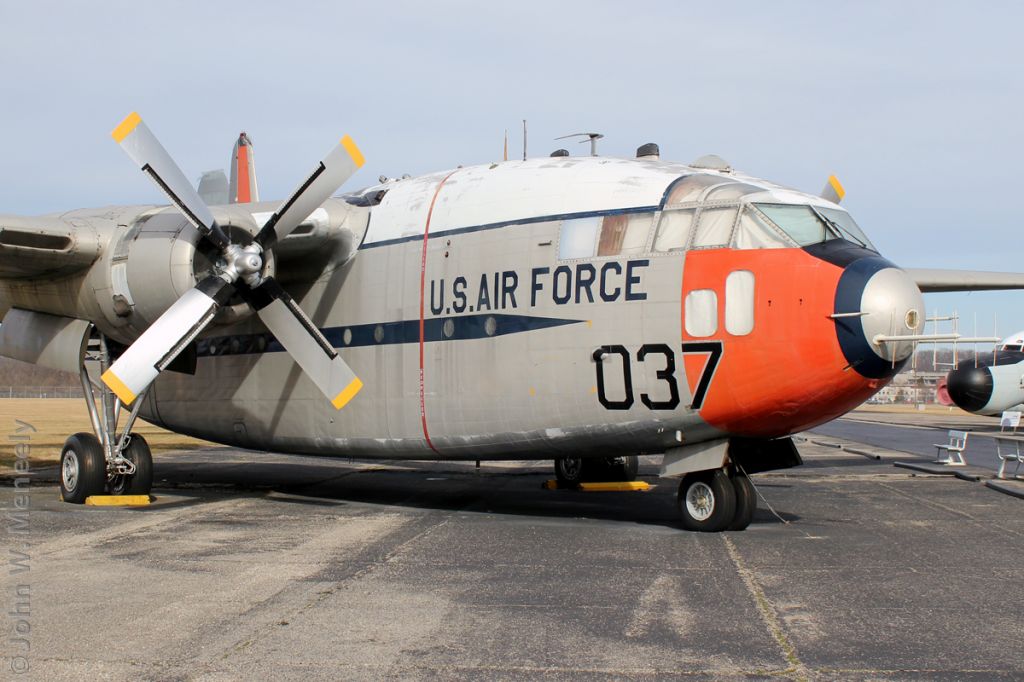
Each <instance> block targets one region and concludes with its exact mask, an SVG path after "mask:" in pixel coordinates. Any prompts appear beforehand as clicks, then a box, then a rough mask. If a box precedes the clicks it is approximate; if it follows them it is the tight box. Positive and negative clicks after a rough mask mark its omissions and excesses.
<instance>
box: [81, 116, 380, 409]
mask: <svg viewBox="0 0 1024 682" xmlns="http://www.w3.org/2000/svg"><path fill="white" fill-rule="evenodd" d="M111 135H112V136H113V138H114V140H115V141H117V143H118V144H119V145H121V148H122V149H124V150H125V152H127V154H128V156H130V157H131V158H132V160H133V161H134V162H135V163H136V164H137V165H138V166H139V168H141V169H142V171H143V172H144V173H146V174H147V175H149V177H150V178H151V179H152V180H153V182H155V183H156V184H157V185H158V186H159V187H160V189H161V190H163V192H164V193H165V194H166V195H167V197H168V198H169V199H170V200H171V203H173V204H174V205H175V206H176V207H177V208H178V209H179V210H180V211H181V212H182V214H183V215H184V216H185V218H186V219H187V220H188V221H189V222H190V223H192V224H193V225H194V226H195V227H196V229H197V230H198V231H199V233H200V234H201V235H202V237H203V238H204V239H206V240H207V241H208V242H210V243H211V244H212V245H213V246H215V247H216V248H217V249H218V250H220V252H221V261H220V262H219V263H218V266H217V272H216V274H214V275H211V276H209V277H206V278H205V279H203V280H202V281H201V282H199V284H197V285H196V287H195V288H194V289H191V290H190V291H187V292H185V294H184V295H183V296H182V297H181V298H179V299H178V300H177V301H175V302H174V304H173V305H171V307H170V308H168V309H167V310H166V311H165V312H164V314H163V315H161V316H160V317H159V318H158V319H157V320H156V321H155V322H154V323H153V324H152V325H150V326H149V328H148V329H146V331H145V332H143V334H142V336H140V337H139V338H138V339H136V340H135V343H133V344H132V345H131V346H129V347H128V349H127V350H126V351H125V352H124V353H123V354H122V355H121V357H119V358H118V359H117V360H116V361H115V362H114V363H113V364H112V365H111V366H110V368H109V369H107V371H106V372H104V373H103V376H102V377H101V378H102V380H103V382H104V383H105V384H106V385H107V386H108V387H109V388H110V390H112V391H113V392H114V393H115V394H116V395H117V397H118V398H120V400H121V402H122V403H124V404H125V405H128V404H131V403H132V402H134V401H135V399H136V398H137V397H138V396H139V395H140V394H141V393H142V392H143V391H145V390H146V388H147V387H148V386H149V385H150V384H151V383H152V382H153V381H154V380H155V379H156V377H157V376H158V375H159V374H160V372H162V371H163V370H164V369H165V368H166V367H167V365H169V364H170V363H171V362H172V361H173V360H174V358H176V357H177V356H178V354H179V353H181V351H183V350H184V349H185V348H186V347H187V346H188V344H189V343H191V342H192V341H193V340H194V339H195V338H196V337H197V336H198V335H199V334H200V333H201V332H202V331H203V330H204V329H205V328H206V327H207V326H208V325H209V324H210V322H211V321H213V318H214V316H215V315H216V313H217V310H218V309H219V308H220V307H221V306H223V305H224V304H226V303H227V301H228V300H229V299H230V298H231V296H232V295H233V294H234V293H235V292H236V291H237V292H238V293H239V294H241V296H242V297H243V298H244V299H245V300H246V301H247V302H248V303H249V304H250V305H252V307H253V308H254V309H255V310H256V314H257V315H258V316H259V318H260V320H261V321H262V322H263V324H264V325H266V327H267V329H268V330H269V331H270V333H271V334H273V335H274V337H275V338H276V339H277V340H278V341H279V342H280V343H281V345H282V346H284V349H285V350H286V351H287V352H288V353H289V354H290V355H291V356H292V358H293V359H294V360H295V362H296V363H297V364H298V365H299V367H301V368H302V370H303V371H304V372H305V373H306V375H307V376H308V377H309V378H310V379H311V380H312V381H313V383H314V384H316V386H317V388H319V389H320V390H321V391H322V392H323V393H324V395H326V396H327V398H328V400H330V401H331V404H332V405H334V407H335V409H339V410H340V409H341V408H343V407H344V406H345V405H346V404H348V402H349V401H350V400H352V398H353V397H355V395H356V394H357V393H358V392H359V390H360V389H361V388H362V387H363V382H362V381H360V380H359V377H358V376H356V373H355V372H354V371H352V368H350V367H349V366H348V365H347V364H346V363H345V361H344V360H343V359H342V358H341V356H340V355H338V353H337V351H335V350H334V348H333V347H332V346H331V344H330V343H329V342H328V341H327V339H326V338H324V335H323V334H321V333H320V330H319V329H317V327H316V325H315V324H313V321H312V320H310V319H309V317H308V316H307V315H306V313H305V312H303V310H302V308H300V307H299V305H298V304H297V303H296V302H295V300H294V299H293V298H292V297H291V296H289V295H288V292H286V291H285V290H284V289H283V288H282V287H281V285H280V284H279V283H278V282H277V281H276V280H275V279H274V278H273V277H263V276H262V274H261V271H262V269H263V252H264V251H266V250H268V249H271V248H273V246H274V245H275V244H276V243H277V242H279V241H280V240H282V239H284V238H285V237H287V236H288V235H289V234H291V233H292V232H293V231H294V230H295V228H297V227H298V226H299V225H300V224H302V221H303V220H305V219H306V218H307V217H308V216H309V214H310V213H312V212H313V211H314V210H316V209H317V208H318V207H319V206H320V205H321V204H323V203H324V201H326V200H327V199H328V198H329V197H330V196H331V195H332V194H333V193H334V192H335V191H336V190H337V189H338V188H339V187H340V186H341V185H342V184H343V183H344V182H345V181H346V180H348V179H349V178H350V177H351V176H352V175H353V174H354V173H355V172H356V171H357V170H358V169H359V167H360V166H362V165H363V163H364V159H363V155H362V153H361V152H360V151H359V148H358V147H356V144H355V142H353V141H352V138H350V137H348V136H347V135H346V136H345V137H343V138H342V139H341V142H339V143H338V145H337V146H336V147H335V148H334V149H332V150H331V152H330V153H329V154H328V155H327V156H326V157H324V159H323V160H322V161H321V162H320V163H319V164H318V165H317V167H316V168H315V169H314V170H313V172H312V173H311V174H310V176H309V177H308V178H307V179H306V180H305V181H304V182H303V183H302V184H301V185H299V187H298V189H296V190H295V192H293V193H292V195H291V197H289V198H288V199H287V200H286V201H285V202H284V203H282V204H281V206H280V207H279V208H278V209H277V210H276V211H274V213H273V214H272V215H271V217H270V219H269V220H267V222H266V223H265V224H264V225H263V227H262V229H261V230H260V232H259V234H257V235H256V238H255V239H254V240H253V242H252V243H251V244H247V245H245V246H242V245H240V244H237V243H234V242H232V241H231V240H230V238H229V237H228V236H227V234H226V233H225V232H224V230H223V228H221V227H220V225H218V224H217V221H216V220H215V219H214V217H213V214H212V213H211V212H210V209H209V207H207V205H206V204H205V203H204V202H203V200H202V199H201V198H200V196H199V193H198V192H197V191H196V190H195V189H193V187H192V185H191V183H189V181H188V179H187V178H186V177H185V174H184V173H182V172H181V169H180V168H178V166H177V164H176V163H175V162H174V160H173V159H172V158H171V156H170V155H169V154H168V153H167V151H166V150H165V149H164V148H163V145H161V144H160V142H159V141H158V140H157V139H156V136H154V135H153V133H152V132H151V131H150V130H149V128H148V127H147V126H146V124H145V123H143V122H142V119H141V118H140V117H139V115H138V114H137V113H132V114H130V115H129V116H128V117H127V118H125V119H124V121H122V122H121V124H120V125H118V126H117V128H115V129H114V131H113V133H112V134H111Z"/></svg>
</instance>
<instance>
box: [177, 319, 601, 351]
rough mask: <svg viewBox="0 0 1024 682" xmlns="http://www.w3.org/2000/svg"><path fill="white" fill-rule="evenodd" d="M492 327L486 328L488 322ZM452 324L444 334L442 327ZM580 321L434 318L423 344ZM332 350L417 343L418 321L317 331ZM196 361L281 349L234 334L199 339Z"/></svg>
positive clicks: (259, 337)
mask: <svg viewBox="0 0 1024 682" xmlns="http://www.w3.org/2000/svg"><path fill="white" fill-rule="evenodd" d="M490 320H493V323H490V324H489V321H490ZM448 322H451V324H450V325H449V328H448V331H449V334H445V324H446V323H448ZM580 322H583V320H569V319H562V318H557V317H533V316H530V315H503V314H494V315H491V314H489V313H477V314H474V315H461V316H458V317H435V318H432V319H429V320H425V321H424V324H423V337H424V341H426V342H433V341H465V340H469V339H484V338H491V337H494V336H505V335H507V334H519V333H521V332H529V331H535V330H538V329H547V328H549V327H561V326H563V325H567V324H579V323H580ZM320 331H321V332H322V333H323V335H324V337H326V338H327V341H328V342H329V343H330V344H331V346H333V347H334V348H354V347H359V346H387V345H393V344H402V343H419V341H420V322H419V320H400V321H398V322H381V323H375V324H354V325H351V326H348V327H327V328H325V329H321V330H320ZM346 331H348V332H351V336H350V337H349V343H345V336H346V334H345V332H346ZM196 346H197V347H196V352H197V355H198V356H199V357H210V356H215V355H246V354H249V353H280V352H282V351H283V350H284V347H283V346H282V345H281V344H280V343H278V341H277V339H275V338H274V337H273V336H272V335H271V334H234V335H232V336H217V337H212V338H208V339H200V340H199V341H198V342H197V344H196Z"/></svg>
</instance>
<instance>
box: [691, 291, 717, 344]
mask: <svg viewBox="0 0 1024 682" xmlns="http://www.w3.org/2000/svg"><path fill="white" fill-rule="evenodd" d="M683 315H684V316H685V318H686V319H685V323H686V333H687V334H689V335H690V336H693V337H697V338H702V337H706V336H711V335H712V334H714V333H715V332H716V331H718V294H716V293H715V290H714V289H694V290H693V291H691V292H690V293H688V294H687V295H686V303H685V305H684V309H683Z"/></svg>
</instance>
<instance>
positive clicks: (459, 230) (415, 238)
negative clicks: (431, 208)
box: [359, 206, 659, 250]
mask: <svg viewBox="0 0 1024 682" xmlns="http://www.w3.org/2000/svg"><path fill="white" fill-rule="evenodd" d="M658 208H659V207H658V206H636V207H633V208H614V209H609V210H605V211H582V212H580V213H559V214H555V215H545V216H537V217H536V218H517V219H515V220H503V221H501V222H499V223H488V224H487V225H471V226H470V227H456V228H452V229H450V230H438V231H437V232H431V233H430V238H431V239H435V238H437V237H446V236H451V235H456V234H469V233H470V232H482V231H484V230H496V229H498V228H501V227H509V226H511V225H532V224H534V223H546V222H554V221H557V220H573V219H577V218H598V217H604V216H609V215H627V214H630V213H653V212H654V211H657V210H658ZM370 215H371V220H372V215H373V214H372V212H371V214H370ZM367 234H369V228H367ZM421 241H423V234H422V233H420V234H413V235H409V236H407V237H396V238H394V239H385V240H383V241H379V242H371V243H366V242H364V243H363V245H362V246H360V247H359V248H360V250H362V249H374V248H377V247H378V246H392V245H394V244H403V243H405V242H421Z"/></svg>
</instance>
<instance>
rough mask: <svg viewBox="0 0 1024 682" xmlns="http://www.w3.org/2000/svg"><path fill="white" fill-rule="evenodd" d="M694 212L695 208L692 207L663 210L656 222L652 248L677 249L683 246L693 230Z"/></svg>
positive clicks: (661, 249)
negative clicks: (656, 231)
mask: <svg viewBox="0 0 1024 682" xmlns="http://www.w3.org/2000/svg"><path fill="white" fill-rule="evenodd" d="M695 213H696V209H692V208H683V209H679V210H676V211H665V212H663V213H662V214H661V221H660V222H659V223H658V233H657V235H655V237H654V250H655V251H677V250H679V249H682V248H685V247H686V242H687V241H689V239H690V232H691V231H692V230H693V217H694V214H695Z"/></svg>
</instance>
